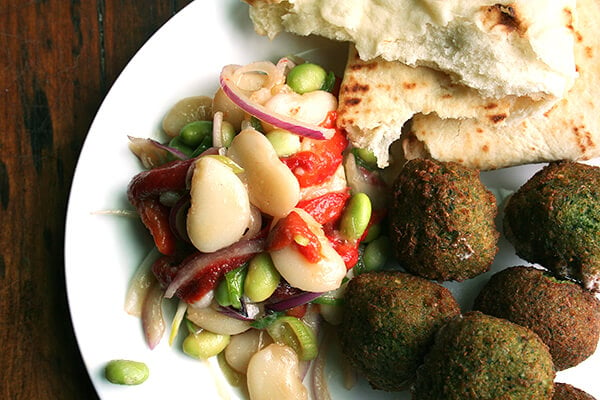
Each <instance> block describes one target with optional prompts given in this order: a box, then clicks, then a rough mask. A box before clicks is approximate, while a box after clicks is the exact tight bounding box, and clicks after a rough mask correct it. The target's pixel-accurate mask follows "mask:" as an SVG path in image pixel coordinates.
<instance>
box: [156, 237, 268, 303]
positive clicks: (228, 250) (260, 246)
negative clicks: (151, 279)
mask: <svg viewBox="0 0 600 400" xmlns="http://www.w3.org/2000/svg"><path fill="white" fill-rule="evenodd" d="M264 248H265V239H264V238H257V239H250V240H243V241H239V242H236V243H234V244H232V245H231V246H229V247H225V248H224V249H221V250H218V251H216V252H214V253H200V254H198V255H197V256H195V257H193V258H192V259H191V260H190V261H188V262H187V264H186V265H184V266H183V267H182V268H181V269H180V270H179V272H177V275H175V278H173V280H172V281H171V283H170V284H169V286H167V289H166V290H165V297H166V298H171V297H173V295H174V294H175V292H176V291H177V290H178V289H179V288H180V287H182V286H183V285H185V284H186V283H189V282H190V281H191V280H192V279H194V277H195V276H196V275H197V274H198V273H199V272H201V271H202V270H203V269H204V268H206V267H208V266H210V265H212V264H214V263H215V262H218V261H219V260H223V259H231V258H237V257H242V256H245V255H248V254H253V253H259V252H261V251H263V250H264Z"/></svg>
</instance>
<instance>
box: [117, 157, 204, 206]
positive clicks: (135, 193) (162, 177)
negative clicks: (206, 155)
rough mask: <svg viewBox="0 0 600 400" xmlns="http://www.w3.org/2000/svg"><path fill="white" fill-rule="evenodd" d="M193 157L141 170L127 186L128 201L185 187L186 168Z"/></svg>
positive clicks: (133, 201)
mask: <svg viewBox="0 0 600 400" xmlns="http://www.w3.org/2000/svg"><path fill="white" fill-rule="evenodd" d="M194 161H195V159H193V158H190V159H188V160H175V161H172V162H170V163H167V164H164V165H161V166H160V167H157V168H153V169H149V170H146V171H142V172H140V173H139V174H137V175H136V176H134V177H133V178H132V179H131V181H130V182H129V186H128V187H127V196H128V198H129V201H130V202H131V203H132V204H134V205H135V202H136V201H138V200H140V199H144V198H148V197H154V196H160V194H161V193H164V192H168V191H172V192H176V191H180V190H183V189H185V182H186V177H187V173H188V170H189V168H190V166H191V165H192V164H193V162H194Z"/></svg>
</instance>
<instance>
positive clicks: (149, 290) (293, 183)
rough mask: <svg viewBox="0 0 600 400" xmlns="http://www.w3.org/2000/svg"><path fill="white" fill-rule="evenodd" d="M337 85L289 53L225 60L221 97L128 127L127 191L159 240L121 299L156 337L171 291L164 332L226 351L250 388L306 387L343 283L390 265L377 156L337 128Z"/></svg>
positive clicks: (287, 393)
mask: <svg viewBox="0 0 600 400" xmlns="http://www.w3.org/2000/svg"><path fill="white" fill-rule="evenodd" d="M338 84H339V82H338V80H337V79H336V77H335V76H334V74H333V73H332V72H327V71H326V70H325V69H324V68H322V67H321V66H319V65H316V64H312V63H308V62H303V61H302V60H292V59H291V58H287V57H286V58H282V59H281V60H279V61H278V62H277V63H271V62H267V61H264V62H256V63H251V64H248V65H244V66H239V65H228V66H225V67H224V68H223V70H222V72H221V74H220V79H219V89H218V90H217V92H216V93H215V94H214V96H212V97H206V96H198V97H190V98H185V99H182V100H181V101H179V102H178V103H177V104H175V105H174V106H173V108H172V109H171V110H170V111H169V112H168V113H167V115H166V116H165V117H164V119H163V131H164V134H165V140H164V141H157V140H153V139H146V138H133V137H130V148H131V150H132V151H133V152H134V153H135V154H136V155H137V157H138V158H139V159H140V160H141V162H142V165H143V167H144V170H143V171H142V172H140V173H139V174H137V175H136V176H134V177H133V178H132V179H131V181H130V183H129V186H128V188H127V195H128V199H129V201H130V203H131V204H132V205H133V206H134V207H135V209H136V211H137V213H138V215H139V217H140V218H141V221H142V222H143V224H144V225H145V226H146V228H147V229H148V231H149V232H150V234H151V235H152V238H153V241H154V244H155V248H154V249H153V250H152V252H151V253H150V254H149V255H148V257H147V259H146V260H144V262H143V263H142V265H141V266H140V267H139V268H138V271H137V272H136V275H135V276H134V277H133V279H132V282H131V285H130V288H129V291H128V295H127V301H126V310H127V311H128V312H129V313H131V314H134V315H138V316H140V317H141V319H142V326H143V329H144V333H145V337H146V339H147V343H148V345H149V347H150V348H154V347H155V346H157V345H158V343H159V342H160V341H161V339H162V337H163V336H164V335H165V332H166V331H167V327H166V326H165V319H164V317H163V309H162V305H163V301H165V299H173V301H177V302H178V307H177V311H176V313H175V315H174V316H173V318H172V324H171V328H170V338H169V341H170V343H171V344H172V343H173V342H174V339H175V337H176V336H177V335H178V332H180V328H182V329H186V330H187V334H186V337H185V339H184V340H183V343H182V348H183V351H184V352H185V353H186V354H188V355H190V356H192V357H195V358H199V359H207V358H209V357H213V356H218V357H219V363H220V365H221V367H222V368H223V370H224V371H225V372H226V375H227V376H228V377H229V378H230V381H231V382H233V383H235V382H237V384H239V385H242V384H245V385H247V389H248V393H249V396H250V398H251V399H254V400H256V399H263V398H264V399H270V398H306V397H307V396H308V394H307V388H306V387H305V386H304V384H303V383H302V381H303V378H304V375H305V374H306V371H307V369H308V367H309V364H310V362H311V360H315V359H316V358H317V357H318V356H319V339H318V338H319V329H320V327H322V325H323V324H322V322H323V321H325V323H331V324H336V323H337V322H339V312H340V305H341V303H342V302H343V296H342V294H343V290H344V286H345V282H346V281H347V280H348V279H350V278H351V277H352V275H353V274H356V273H360V272H361V271H366V270H374V269H380V268H382V267H383V266H384V265H385V263H386V258H387V253H388V251H387V248H388V246H389V242H388V240H387V238H386V236H385V235H382V234H381V231H382V230H381V225H382V221H383V219H384V217H385V205H386V200H387V199H386V196H387V195H386V193H387V192H388V191H387V190H386V185H385V183H384V180H383V179H382V176H381V174H380V172H381V171H380V170H379V169H378V168H377V167H376V162H375V159H374V157H373V155H372V154H370V153H369V152H367V151H365V150H363V149H354V148H351V147H350V146H349V143H348V140H347V139H346V135H345V132H344V131H343V130H340V129H339V128H337V126H336V109H337V93H336V90H337V87H338ZM265 371H268V373H265ZM314 386H319V385H314ZM313 395H314V396H315V397H317V398H319V397H320V396H325V395H326V394H325V393H319V388H318V387H317V389H316V390H315V392H314V393H313Z"/></svg>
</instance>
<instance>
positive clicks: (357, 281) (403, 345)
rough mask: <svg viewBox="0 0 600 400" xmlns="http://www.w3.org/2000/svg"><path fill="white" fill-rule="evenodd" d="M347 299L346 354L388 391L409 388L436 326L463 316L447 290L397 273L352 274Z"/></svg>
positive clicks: (342, 331) (342, 339) (343, 337)
mask: <svg viewBox="0 0 600 400" xmlns="http://www.w3.org/2000/svg"><path fill="white" fill-rule="evenodd" d="M344 300H345V301H344V305H345V306H344V315H343V319H342V323H341V325H340V330H339V336H340V343H341V349H342V352H343V354H344V355H345V356H346V357H347V359H348V361H349V362H350V364H351V365H352V366H353V367H354V368H356V369H357V370H358V371H359V372H360V373H361V374H362V375H363V376H364V377H365V378H366V379H367V381H369V383H370V384H371V386H372V387H373V388H375V389H380V390H386V391H400V390H404V389H406V388H408V386H409V385H410V384H411V382H412V380H413V378H414V374H415V371H416V368H417V367H418V365H419V364H420V363H421V362H422V360H423V356H424V355H425V353H426V352H427V350H428V349H429V346H430V345H431V343H432V341H433V336H434V333H435V331H436V330H437V328H438V327H439V326H441V325H442V324H443V323H444V322H446V321H448V320H449V319H451V318H453V317H455V316H456V315H459V314H460V307H459V305H458V303H457V302H456V300H455V299H454V297H453V296H452V294H451V293H450V291H449V290H448V289H446V288H444V287H443V286H441V285H439V284H437V283H434V282H431V281H428V280H426V279H424V278H420V277H418V276H414V275H410V274H407V273H403V272H398V271H386V272H367V273H363V274H360V275H358V276H356V277H354V278H353V279H352V280H351V281H350V282H349V283H348V287H347V290H346V293H345V295H344Z"/></svg>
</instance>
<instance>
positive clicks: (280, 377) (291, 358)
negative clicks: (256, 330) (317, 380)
mask: <svg viewBox="0 0 600 400" xmlns="http://www.w3.org/2000/svg"><path fill="white" fill-rule="evenodd" d="M299 364H300V361H299V360H298V356H297V355H296V353H295V352H294V350H292V349H291V348H290V347H288V346H286V345H283V344H278V343H273V344H271V345H269V346H267V347H265V348H264V349H262V350H260V351H259V352H258V353H256V354H255V355H254V356H252V358H251V359H250V362H249V364H248V373H247V382H248V392H249V394H250V398H251V399H252V400H272V399H288V400H305V399H308V391H307V389H306V387H305V386H304V385H303V384H302V379H301V378H300V368H299ZM265 371H268V373H265Z"/></svg>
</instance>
